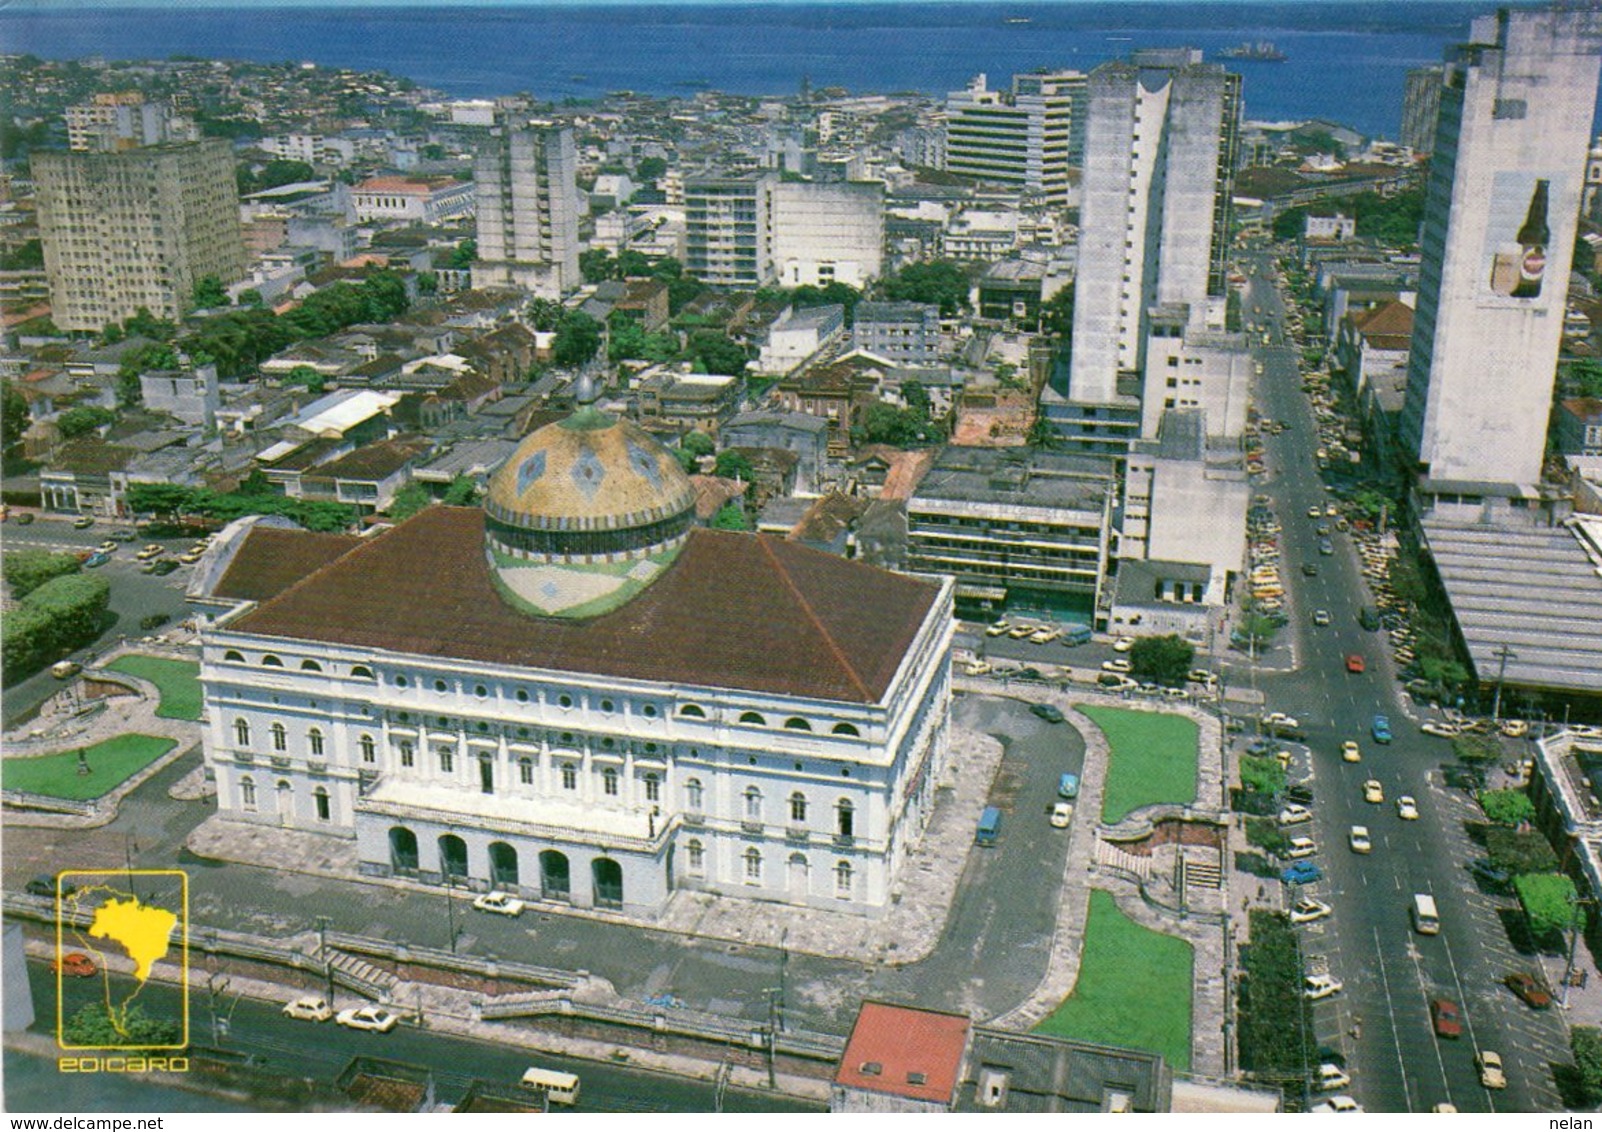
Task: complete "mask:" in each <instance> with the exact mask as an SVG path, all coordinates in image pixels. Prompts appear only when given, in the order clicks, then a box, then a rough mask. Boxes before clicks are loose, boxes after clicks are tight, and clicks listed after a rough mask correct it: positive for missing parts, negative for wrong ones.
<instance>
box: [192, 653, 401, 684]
mask: <svg viewBox="0 0 1602 1132" xmlns="http://www.w3.org/2000/svg"><path fill="white" fill-rule="evenodd" d="M223 662H224V663H225V664H244V663H246V661H245V654H244V653H242V652H240V651H239V650H238V649H229V650H228V651H227V652H225V653H223ZM259 663H260V664H261V666H262V667H263V668H283V667H285V665H284V662H283V659H282V658H281V657H277V656H274V655H273V654H272V653H270V652H269V653H263V654H262V658H261V660H260V661H259ZM300 670H301V671H302V672H323V671H325V669H324V668H323V666H322V664H320V663H319V662H318V661H315V660H310V659H307V660H303V661H301V662H300ZM347 675H349V676H350V678H351V679H353V680H373V679H375V677H374V676H373V670H372V669H371V668H369V667H368V666H367V665H365V664H353V665H351V667H350V672H349V673H347Z"/></svg>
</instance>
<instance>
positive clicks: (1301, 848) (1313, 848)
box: [1285, 837, 1318, 860]
mask: <svg viewBox="0 0 1602 1132" xmlns="http://www.w3.org/2000/svg"><path fill="white" fill-rule="evenodd" d="M1317 852H1318V846H1317V845H1316V844H1314V842H1313V839H1312V838H1311V837H1293V838H1291V839H1290V848H1289V849H1286V850H1285V856H1286V857H1288V858H1290V859H1291V860H1298V859H1300V858H1302V857H1311V856H1313V855H1314V854H1315V853H1317Z"/></svg>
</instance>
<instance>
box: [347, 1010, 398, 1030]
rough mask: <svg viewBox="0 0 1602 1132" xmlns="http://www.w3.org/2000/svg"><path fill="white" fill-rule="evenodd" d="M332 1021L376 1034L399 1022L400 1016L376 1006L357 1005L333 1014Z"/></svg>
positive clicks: (393, 1026) (391, 1027)
mask: <svg viewBox="0 0 1602 1132" xmlns="http://www.w3.org/2000/svg"><path fill="white" fill-rule="evenodd" d="M334 1021H335V1022H337V1023H338V1024H339V1025H341V1026H348V1027H350V1028H351V1029H352V1030H370V1031H372V1032H373V1033H377V1034H387V1033H389V1032H390V1031H391V1030H393V1029H394V1028H395V1027H396V1025H398V1024H399V1022H400V1016H399V1015H396V1014H391V1013H390V1012H389V1011H387V1010H384V1009H382V1008H381V1007H377V1006H358V1007H355V1008H354V1009H351V1010H341V1011H340V1012H339V1013H338V1014H336V1015H334Z"/></svg>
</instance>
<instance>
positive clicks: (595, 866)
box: [590, 857, 623, 908]
mask: <svg viewBox="0 0 1602 1132" xmlns="http://www.w3.org/2000/svg"><path fill="white" fill-rule="evenodd" d="M590 879H591V880H592V881H593V882H594V883H595V906H596V907H597V908H621V907H623V866H622V865H620V864H618V863H617V862H616V861H614V860H612V859H611V858H610V857H597V858H595V860H594V861H592V862H591V863H590Z"/></svg>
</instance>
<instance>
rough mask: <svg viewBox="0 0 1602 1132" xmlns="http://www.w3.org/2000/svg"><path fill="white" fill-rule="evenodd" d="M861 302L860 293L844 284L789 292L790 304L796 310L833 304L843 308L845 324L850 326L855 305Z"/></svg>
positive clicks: (852, 321) (802, 287)
mask: <svg viewBox="0 0 1602 1132" xmlns="http://www.w3.org/2000/svg"><path fill="white" fill-rule="evenodd" d="M861 301H862V292H861V291H859V290H857V289H856V288H855V287H852V286H849V285H847V284H845V283H827V284H825V285H824V286H822V287H814V286H812V285H810V284H807V285H804V286H801V287H797V288H796V289H795V290H794V291H792V292H790V303H791V305H792V306H794V307H795V308H796V309H797V310H800V309H802V308H803V307H826V306H831V305H833V304H835V303H838V304H840V305H841V306H842V307H844V308H845V324H846V325H847V326H851V325H852V324H853V323H854V322H855V321H856V315H857V304H858V303H860V302H861Z"/></svg>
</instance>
